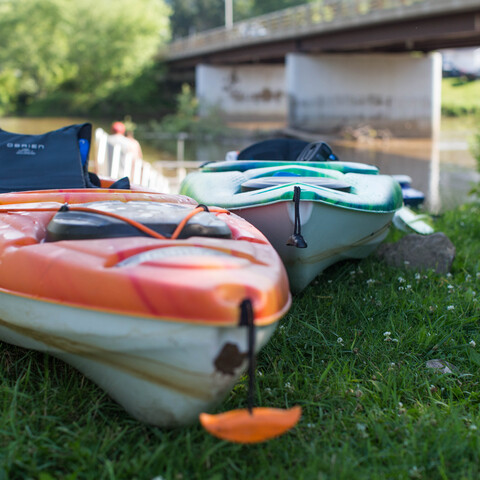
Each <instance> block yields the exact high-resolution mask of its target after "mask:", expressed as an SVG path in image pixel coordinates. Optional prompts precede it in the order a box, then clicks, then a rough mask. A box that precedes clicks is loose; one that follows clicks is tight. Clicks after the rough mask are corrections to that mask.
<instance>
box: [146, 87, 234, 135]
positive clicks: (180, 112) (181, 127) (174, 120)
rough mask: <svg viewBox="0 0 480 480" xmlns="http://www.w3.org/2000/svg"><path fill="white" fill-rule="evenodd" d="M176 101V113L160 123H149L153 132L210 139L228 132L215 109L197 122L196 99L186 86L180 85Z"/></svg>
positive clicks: (167, 116) (218, 111) (219, 112)
mask: <svg viewBox="0 0 480 480" xmlns="http://www.w3.org/2000/svg"><path fill="white" fill-rule="evenodd" d="M176 100H177V107H176V113H174V114H171V115H166V116H165V117H164V118H163V119H162V121H161V122H156V121H152V122H150V128H151V129H152V130H153V131H158V132H160V133H171V134H177V133H179V132H183V133H187V134H190V135H192V136H198V137H202V136H209V137H211V136H215V135H219V134H222V133H226V132H227V131H228V128H227V127H225V124H224V122H223V120H222V115H221V111H220V110H218V109H216V108H211V109H210V110H209V111H208V112H207V114H206V115H204V116H202V119H201V121H199V119H198V116H197V114H198V99H197V98H196V97H195V95H194V93H193V92H192V89H191V87H190V86H189V85H188V84H183V85H182V91H181V92H180V93H179V94H178V95H177V98H176Z"/></svg>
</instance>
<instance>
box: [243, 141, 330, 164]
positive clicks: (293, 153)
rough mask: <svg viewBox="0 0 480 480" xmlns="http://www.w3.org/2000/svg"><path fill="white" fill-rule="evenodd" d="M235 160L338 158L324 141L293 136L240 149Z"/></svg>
mask: <svg viewBox="0 0 480 480" xmlns="http://www.w3.org/2000/svg"><path fill="white" fill-rule="evenodd" d="M237 160H277V161H278V160H280V161H298V162H325V161H333V160H338V158H337V157H336V155H335V154H334V153H333V152H332V149H331V148H330V146H329V145H328V144H326V143H325V142H313V143H308V142H306V141H304V140H298V139H295V138H273V139H269V140H262V141H261V142H257V143H254V144H253V145H250V146H248V147H247V148H245V149H244V150H241V151H240V152H239V154H238V156H237Z"/></svg>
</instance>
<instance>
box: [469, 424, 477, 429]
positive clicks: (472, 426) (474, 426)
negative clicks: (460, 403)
mask: <svg viewBox="0 0 480 480" xmlns="http://www.w3.org/2000/svg"><path fill="white" fill-rule="evenodd" d="M468 428H469V429H470V430H477V426H476V425H473V424H472V425H470V427H468Z"/></svg>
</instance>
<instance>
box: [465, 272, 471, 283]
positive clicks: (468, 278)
mask: <svg viewBox="0 0 480 480" xmlns="http://www.w3.org/2000/svg"><path fill="white" fill-rule="evenodd" d="M471 279H472V276H471V275H470V274H469V273H467V275H465V281H466V282H469V281H470V280H471Z"/></svg>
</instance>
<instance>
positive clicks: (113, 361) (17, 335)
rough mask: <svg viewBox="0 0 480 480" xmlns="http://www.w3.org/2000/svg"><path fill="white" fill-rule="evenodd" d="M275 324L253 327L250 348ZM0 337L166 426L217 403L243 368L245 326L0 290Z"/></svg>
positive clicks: (140, 416)
mask: <svg viewBox="0 0 480 480" xmlns="http://www.w3.org/2000/svg"><path fill="white" fill-rule="evenodd" d="M274 329H275V324H271V325H266V326H264V327H258V328H257V329H256V350H257V351H258V350H259V349H260V348H261V347H262V346H263V345H264V344H265V343H266V342H267V340H268V339H269V337H270V336H271V334H272V333H273V331H274ZM0 337H1V339H2V340H3V341H5V342H7V343H11V344H14V345H17V346H20V347H23V348H29V349H33V350H37V351H41V352H46V353H49V354H51V355H54V356H56V357H58V358H60V359H62V360H64V361H65V362H67V363H69V364H71V365H72V366H74V367H75V368H76V369H78V370H79V371H80V372H82V373H83V374H84V375H85V376H86V377H87V378H89V379H91V380H92V381H94V382H95V383H96V384H98V385H99V386H100V387H101V388H102V389H103V390H105V391H106V392H107V393H108V394H109V395H110V396H111V397H112V398H113V399H114V400H116V401H117V402H118V403H119V404H120V405H122V406H123V407H124V408H125V410H127V412H129V413H130V414H131V415H132V416H134V417H135V418H137V419H139V420H141V421H143V422H146V423H149V424H153V425H158V426H167V427H172V426H176V425H182V424H186V423H191V422H194V421H195V420H196V419H197V417H198V414H199V413H200V412H202V411H210V410H211V409H212V408H213V407H215V406H216V405H217V404H218V403H219V402H220V401H221V400H222V399H223V398H224V397H225V395H227V393H228V392H229V391H230V389H231V388H232V387H233V385H234V383H235V382H236V381H237V380H238V377H239V375H240V374H241V373H242V372H243V371H244V369H245V367H246V356H247V355H246V354H247V331H246V328H245V327H216V326H210V327H208V326H202V325H195V324H192V323H190V324H180V325H179V324H177V323H172V322H168V321H161V319H149V318H143V319H142V318H138V317H133V316H127V315H125V316H120V315H117V314H112V313H109V312H98V311H95V310H89V309H81V308H74V307H71V306H67V305H58V304H55V303H53V302H45V301H41V300H36V299H32V298H26V297H24V296H20V295H13V294H11V293H10V292H5V291H0Z"/></svg>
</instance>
